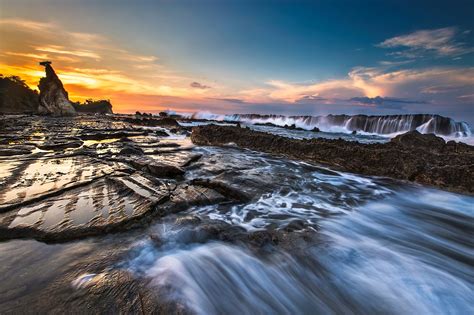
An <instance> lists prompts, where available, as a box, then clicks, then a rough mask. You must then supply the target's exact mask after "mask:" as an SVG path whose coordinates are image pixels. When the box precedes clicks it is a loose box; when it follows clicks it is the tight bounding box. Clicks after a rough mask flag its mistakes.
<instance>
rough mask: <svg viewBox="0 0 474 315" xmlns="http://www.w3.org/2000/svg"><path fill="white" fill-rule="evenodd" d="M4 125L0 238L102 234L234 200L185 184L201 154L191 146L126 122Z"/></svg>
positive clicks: (18, 121)
mask: <svg viewBox="0 0 474 315" xmlns="http://www.w3.org/2000/svg"><path fill="white" fill-rule="evenodd" d="M3 122H4V124H2V128H0V140H1V141H2V143H4V144H2V149H1V150H0V183H1V184H2V185H1V186H0V204H1V205H0V239H12V238H30V237H31V238H35V239H40V240H44V241H66V240H69V239H77V238H84V237H86V236H92V235H104V234H107V233H110V232H118V231H124V230H128V229H130V228H134V227H140V226H141V227H143V226H144V224H146V223H148V222H150V221H151V219H152V218H155V217H160V216H163V215H166V214H167V213H171V212H176V211H181V210H183V209H186V208H187V207H189V206H191V205H198V204H213V203H219V202H223V201H226V200H232V197H228V196H223V195H222V194H220V193H219V192H217V191H215V190H213V189H212V188H209V187H205V186H202V185H199V184H193V183H192V182H190V181H187V180H186V179H185V178H184V174H185V167H188V166H189V165H191V164H192V163H193V162H194V161H197V160H198V159H199V157H200V155H196V154H195V153H192V152H190V151H189V149H190V142H189V140H186V141H184V142H187V143H188V144H186V143H184V142H183V143H178V142H179V141H182V140H177V141H178V142H176V141H174V140H169V139H168V137H169V134H173V133H172V132H169V133H166V136H161V135H157V134H155V133H153V132H152V130H151V131H150V130H143V129H141V127H139V126H137V125H134V124H131V123H129V122H127V121H126V120H122V121H119V120H117V119H116V118H94V117H90V116H89V117H76V118H35V119H31V118H30V117H27V116H23V117H19V118H12V119H11V120H10V119H8V118H4V119H3ZM178 139H183V138H182V137H181V136H180V137H178ZM2 156H3V157H2ZM12 157H13V160H12ZM229 198H230V199H229Z"/></svg>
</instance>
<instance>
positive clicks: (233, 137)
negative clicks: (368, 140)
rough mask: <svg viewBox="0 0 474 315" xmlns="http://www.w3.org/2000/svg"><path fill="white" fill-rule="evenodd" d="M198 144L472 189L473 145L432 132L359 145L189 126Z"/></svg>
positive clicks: (245, 130)
mask: <svg viewBox="0 0 474 315" xmlns="http://www.w3.org/2000/svg"><path fill="white" fill-rule="evenodd" d="M191 140H192V141H193V143H195V144H198V145H217V146H222V145H228V144H229V143H234V144H236V145H238V146H239V147H242V148H248V149H252V150H258V151H262V152H267V153H274V154H282V155H285V156H288V157H290V158H295V159H301V160H306V161H311V162H316V163H321V164H323V165H327V166H331V167H332V168H334V169H339V170H343V171H349V172H354V173H359V174H366V175H375V176H386V177H391V178H396V179H403V180H409V181H413V182H417V183H421V184H427V185H432V186H437V187H441V188H444V189H449V190H454V191H460V192H468V193H474V177H473V174H474V163H473V161H474V147H473V146H469V145H467V144H463V143H456V142H454V141H449V142H447V143H446V142H445V141H444V140H443V139H442V138H440V137H437V136H435V135H433V134H427V135H423V134H420V133H419V132H418V131H411V132H408V133H405V134H402V135H400V136H397V137H395V138H394V139H392V141H391V142H389V143H383V144H362V143H358V142H351V141H344V140H329V139H311V140H296V139H290V138H285V137H280V136H276V135H272V134H268V133H264V132H258V131H253V130H250V129H246V128H238V127H229V126H215V125H208V126H199V127H194V128H193V132H192V135H191Z"/></svg>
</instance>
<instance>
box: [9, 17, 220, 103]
mask: <svg viewBox="0 0 474 315" xmlns="http://www.w3.org/2000/svg"><path fill="white" fill-rule="evenodd" d="M0 26H1V27H0V38H14V39H15V40H8V41H5V42H2V45H1V47H0V56H1V60H2V61H1V62H0V72H1V73H3V74H15V75H21V76H22V77H23V79H25V80H26V82H27V83H28V85H30V86H31V87H32V88H34V87H36V85H37V84H38V81H39V78H40V77H42V76H44V71H43V69H42V67H39V66H38V61H41V60H52V61H53V65H54V67H55V69H56V70H57V72H58V75H59V76H60V78H61V80H62V81H63V83H64V84H65V85H66V88H67V89H68V91H69V92H70V93H69V94H70V96H71V97H72V98H73V99H84V98H88V97H92V96H97V95H99V97H107V98H111V99H112V101H113V102H114V101H116V103H115V105H117V103H119V104H120V103H121V100H120V99H119V98H121V99H127V100H128V99H129V98H125V96H124V95H125V94H127V93H128V94H130V95H153V96H170V97H182V98H189V99H192V98H193V97H201V96H202V95H206V96H213V93H214V96H216V93H217V92H214V91H215V90H216V89H212V90H211V89H209V88H210V87H209V86H207V85H204V84H200V83H198V82H196V83H198V84H200V85H199V86H198V87H197V86H196V85H195V84H194V86H193V85H191V86H190V84H189V82H193V81H194V80H195V78H192V77H190V76H189V75H183V74H182V73H179V72H177V71H173V69H170V68H169V67H167V66H166V65H164V64H162V63H161V62H160V59H159V58H158V57H157V56H154V55H151V54H144V53H136V52H134V51H131V50H128V49H126V48H125V47H123V46H122V45H120V44H118V43H116V42H114V41H112V40H110V39H109V38H107V37H106V36H104V35H102V34H96V33H84V32H76V31H70V30H67V29H65V28H64V27H62V26H61V25H58V24H56V23H54V22H37V21H28V20H22V19H6V20H1V21H0ZM86 93H87V94H86ZM114 95H115V96H116V97H114ZM157 105H159V104H157ZM119 106H120V105H119Z"/></svg>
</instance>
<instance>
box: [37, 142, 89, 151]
mask: <svg viewBox="0 0 474 315" xmlns="http://www.w3.org/2000/svg"><path fill="white" fill-rule="evenodd" d="M82 144H83V142H82V141H81V140H67V139H66V140H55V141H48V142H44V143H41V144H38V145H36V146H37V147H38V149H41V150H52V151H61V150H64V149H68V148H79V147H81V146H82Z"/></svg>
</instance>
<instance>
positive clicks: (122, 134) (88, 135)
mask: <svg viewBox="0 0 474 315" xmlns="http://www.w3.org/2000/svg"><path fill="white" fill-rule="evenodd" d="M146 134H148V132H147V131H126V130H121V131H113V130H111V131H87V130H86V131H84V132H82V133H81V134H80V135H79V138H80V139H81V140H106V139H120V138H126V137H137V136H143V135H146Z"/></svg>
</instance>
